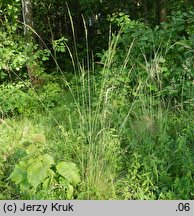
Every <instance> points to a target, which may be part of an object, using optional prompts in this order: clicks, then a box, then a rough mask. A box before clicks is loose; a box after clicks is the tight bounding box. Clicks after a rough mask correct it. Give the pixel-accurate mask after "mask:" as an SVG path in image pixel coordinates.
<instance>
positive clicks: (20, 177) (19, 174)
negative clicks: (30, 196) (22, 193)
mask: <svg viewBox="0 0 194 216" xmlns="http://www.w3.org/2000/svg"><path fill="white" fill-rule="evenodd" d="M26 176H27V173H26V164H25V163H24V162H19V164H16V165H15V168H14V171H13V172H12V173H11V175H10V176H9V179H11V180H12V181H13V182H15V184H20V183H21V182H22V181H24V180H25V179H26Z"/></svg>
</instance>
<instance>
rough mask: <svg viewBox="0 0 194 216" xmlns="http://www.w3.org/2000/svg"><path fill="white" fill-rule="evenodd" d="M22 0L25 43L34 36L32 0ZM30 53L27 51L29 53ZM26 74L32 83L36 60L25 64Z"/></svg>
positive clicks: (32, 39) (32, 40)
mask: <svg viewBox="0 0 194 216" xmlns="http://www.w3.org/2000/svg"><path fill="white" fill-rule="evenodd" d="M21 1H22V14H23V22H24V37H25V39H26V43H28V42H29V41H31V42H34V41H35V38H34V36H33V33H32V31H31V29H33V14H32V2H31V0H21ZM32 52H33V51H32ZM30 54H31V55H32V53H29V55H30ZM26 66H27V70H28V75H29V78H30V82H31V84H32V85H33V82H34V80H35V79H37V78H36V76H35V70H36V62H35V63H33V65H32V64H27V65H26Z"/></svg>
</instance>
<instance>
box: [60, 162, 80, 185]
mask: <svg viewBox="0 0 194 216" xmlns="http://www.w3.org/2000/svg"><path fill="white" fill-rule="evenodd" d="M56 169H57V172H58V173H59V174H60V175H61V176H63V177H64V178H65V179H67V180H68V181H69V182H70V183H72V184H75V185H76V184H78V183H79V182H80V176H79V171H78V169H77V166H76V164H74V163H68V162H60V163H59V164H58V165H57V166H56Z"/></svg>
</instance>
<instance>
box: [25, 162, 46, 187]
mask: <svg viewBox="0 0 194 216" xmlns="http://www.w3.org/2000/svg"><path fill="white" fill-rule="evenodd" d="M27 173H28V176H27V179H28V181H29V183H30V184H31V185H32V186H33V187H34V188H37V186H38V185H39V184H40V183H42V182H43V181H44V180H45V178H46V177H47V176H48V167H45V166H43V163H42V162H41V161H36V162H35V163H33V164H32V165H31V166H29V167H28V169H27Z"/></svg>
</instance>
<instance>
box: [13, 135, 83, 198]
mask: <svg viewBox="0 0 194 216" xmlns="http://www.w3.org/2000/svg"><path fill="white" fill-rule="evenodd" d="M45 142H46V140H45V137H44V136H43V135H41V134H36V135H35V136H34V137H33V139H32V140H25V141H23V142H22V143H21V145H20V148H18V150H17V152H18V151H20V152H21V151H22V152H23V156H22V157H20V158H18V160H19V162H18V163H17V164H16V165H15V167H14V170H13V172H12V173H11V175H10V177H9V179H10V180H12V181H13V182H14V183H15V184H16V185H18V186H19V191H20V194H21V198H27V199H72V198H74V196H75V195H76V187H77V185H78V183H79V182H80V176H79V171H78V168H77V166H76V165H75V164H74V163H72V162H59V163H55V162H54V159H53V157H52V156H51V155H49V154H44V153H43V152H44V147H43V146H44V143H45ZM17 154H18V153H17Z"/></svg>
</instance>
